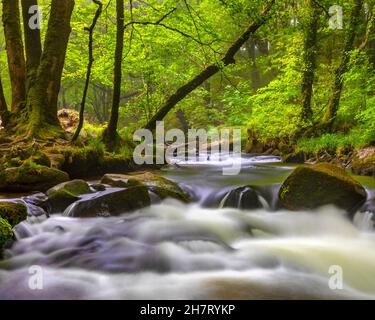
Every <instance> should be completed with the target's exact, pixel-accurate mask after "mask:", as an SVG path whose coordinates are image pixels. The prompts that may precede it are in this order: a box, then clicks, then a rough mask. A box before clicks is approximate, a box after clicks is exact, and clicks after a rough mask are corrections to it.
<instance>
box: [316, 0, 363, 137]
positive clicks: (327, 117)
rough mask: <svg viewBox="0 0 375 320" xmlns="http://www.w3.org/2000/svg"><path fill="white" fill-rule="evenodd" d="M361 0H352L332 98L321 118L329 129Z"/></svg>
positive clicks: (348, 56) (335, 108)
mask: <svg viewBox="0 0 375 320" xmlns="http://www.w3.org/2000/svg"><path fill="white" fill-rule="evenodd" d="M362 6H363V0H354V3H353V9H352V10H351V14H350V21H349V25H348V28H347V30H346V38H345V45H344V50H343V53H342V57H341V63H340V66H339V67H338V68H337V69H336V71H335V82H334V84H333V88H332V98H331V100H330V101H329V104H328V107H327V110H326V113H325V115H324V118H323V126H324V127H325V128H326V129H327V130H328V131H331V130H332V127H333V124H334V121H335V119H336V116H337V111H338V109H339V106H340V99H341V92H342V89H343V85H344V79H343V76H344V74H345V73H346V72H347V71H348V69H349V62H350V52H351V51H352V50H353V49H354V40H355V37H356V34H357V30H358V26H359V24H360V20H361V18H360V14H361V10H362Z"/></svg>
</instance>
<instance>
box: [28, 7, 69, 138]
mask: <svg viewBox="0 0 375 320" xmlns="http://www.w3.org/2000/svg"><path fill="white" fill-rule="evenodd" d="M73 8H74V0H64V1H60V0H52V3H51V13H50V18H49V21H48V29H47V33H46V37H45V42H44V48H43V53H42V57H41V62H40V65H39V68H38V71H37V76H36V80H35V83H33V84H32V86H31V87H30V89H29V92H28V96H27V112H28V118H29V119H28V120H29V128H28V129H29V135H32V136H34V135H37V136H38V135H39V131H40V130H41V127H43V128H44V127H48V126H52V127H55V129H61V127H60V123H59V120H58V118H57V100H58V94H59V90H60V84H61V76H62V71H63V67H64V62H65V55H66V49H67V46H68V40H69V35H70V31H71V28H70V18H71V15H72V11H73Z"/></svg>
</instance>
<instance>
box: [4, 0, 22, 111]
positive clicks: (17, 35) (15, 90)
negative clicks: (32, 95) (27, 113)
mask: <svg viewBox="0 0 375 320" xmlns="http://www.w3.org/2000/svg"><path fill="white" fill-rule="evenodd" d="M3 24H4V34H5V43H6V51H7V58H8V68H9V76H10V82H11V87H12V105H11V110H12V112H18V111H20V110H21V109H22V108H23V107H24V105H25V99H26V91H25V78H26V76H25V56H24V51H23V50H24V49H23V41H22V33H21V23H20V8H19V1H18V0H3Z"/></svg>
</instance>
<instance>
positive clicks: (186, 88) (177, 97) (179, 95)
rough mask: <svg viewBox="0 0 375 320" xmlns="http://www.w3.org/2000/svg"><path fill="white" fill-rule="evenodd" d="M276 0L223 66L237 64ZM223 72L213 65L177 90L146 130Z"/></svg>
mask: <svg viewBox="0 0 375 320" xmlns="http://www.w3.org/2000/svg"><path fill="white" fill-rule="evenodd" d="M274 3H275V0H269V1H268V2H267V5H266V7H265V8H264V9H263V11H262V13H261V18H260V19H259V20H258V21H255V22H253V23H252V24H251V25H250V26H249V27H248V28H247V29H246V31H245V32H244V33H243V34H242V35H241V36H240V37H239V38H238V39H237V40H236V41H235V42H234V43H233V45H232V46H231V47H230V48H229V49H228V51H227V52H226V54H225V56H224V57H223V58H222V59H221V63H222V65H223V66H228V65H230V64H234V63H236V61H235V59H234V56H235V55H236V53H237V52H238V51H239V50H240V49H241V47H242V46H243V45H244V44H245V43H246V42H247V41H248V40H249V38H250V36H251V35H252V34H254V33H255V32H256V31H257V30H258V29H259V28H260V27H261V26H262V25H263V24H264V23H265V22H266V20H267V18H268V17H269V12H270V11H271V8H272V6H273V5H274ZM220 70H221V66H220V64H213V65H210V66H208V67H207V68H206V69H204V70H203V71H202V72H201V73H200V74H198V75H197V76H196V77H195V78H193V79H192V80H190V81H189V82H188V83H186V84H185V85H183V86H181V87H180V88H178V89H177V91H176V92H175V93H174V94H173V95H172V96H170V97H169V98H168V99H167V101H166V103H165V104H164V105H163V106H162V107H161V108H160V109H159V111H158V112H157V113H156V114H155V115H154V117H153V118H152V119H151V120H150V121H149V122H148V124H147V125H146V126H145V128H146V129H149V130H153V129H155V127H156V122H157V121H161V120H162V119H163V118H164V117H165V116H166V115H167V114H168V112H169V111H170V110H171V109H172V108H173V107H174V106H175V105H176V104H177V103H179V102H180V101H181V100H182V99H184V98H185V97H186V96H187V95H188V94H190V93H191V92H192V91H194V90H195V89H196V88H197V87H199V86H200V85H202V84H203V83H204V82H205V81H206V80H207V79H209V78H211V77H212V76H213V75H215V74H216V73H218V72H219V71H220Z"/></svg>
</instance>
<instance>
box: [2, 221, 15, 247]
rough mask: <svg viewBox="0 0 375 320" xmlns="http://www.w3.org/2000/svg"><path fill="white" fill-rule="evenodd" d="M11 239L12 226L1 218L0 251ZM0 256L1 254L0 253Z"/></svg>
mask: <svg viewBox="0 0 375 320" xmlns="http://www.w3.org/2000/svg"><path fill="white" fill-rule="evenodd" d="M12 237H13V231H12V226H11V225H10V224H9V222H8V221H7V220H5V219H3V218H0V251H1V249H2V247H3V246H4V245H5V244H6V243H7V242H8V241H9V240H10V239H12ZM0 254H1V252H0Z"/></svg>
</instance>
